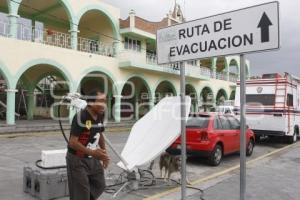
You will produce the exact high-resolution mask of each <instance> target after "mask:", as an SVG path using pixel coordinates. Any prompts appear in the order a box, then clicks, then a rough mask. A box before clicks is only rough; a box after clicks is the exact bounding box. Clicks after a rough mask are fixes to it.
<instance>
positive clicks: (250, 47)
mask: <svg viewBox="0 0 300 200" xmlns="http://www.w3.org/2000/svg"><path fill="white" fill-rule="evenodd" d="M279 43H280V38H279V3H278V2H270V3H265V4H261V5H257V6H253V7H248V8H244V9H240V10H236V11H231V12H227V13H223V14H219V15H215V16H211V17H206V18H202V19H198V20H194V21H190V22H186V23H183V24H178V25H174V26H170V27H167V28H164V29H160V30H158V31H157V55H158V63H159V64H166V63H172V62H179V61H186V60H193V59H200V58H207V57H214V56H222V55H232V54H241V53H250V52H256V51H263V50H272V49H278V48H279V46H280V44H279Z"/></svg>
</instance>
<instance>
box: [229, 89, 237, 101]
mask: <svg viewBox="0 0 300 200" xmlns="http://www.w3.org/2000/svg"><path fill="white" fill-rule="evenodd" d="M235 93H236V90H232V91H231V92H230V96H229V100H235ZM233 94H234V96H233ZM232 96H233V98H232V99H231V97H232Z"/></svg>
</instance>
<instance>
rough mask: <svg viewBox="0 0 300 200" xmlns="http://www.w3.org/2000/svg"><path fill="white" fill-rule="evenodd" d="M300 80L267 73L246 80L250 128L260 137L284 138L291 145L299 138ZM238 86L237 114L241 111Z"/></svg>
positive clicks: (289, 76) (290, 76)
mask: <svg viewBox="0 0 300 200" xmlns="http://www.w3.org/2000/svg"><path fill="white" fill-rule="evenodd" d="M299 84H300V78H298V77H295V76H292V75H289V74H288V73H285V75H284V76H280V74H265V75H263V76H262V78H261V79H252V80H247V81H246V105H247V106H246V119H247V125H249V127H250V128H251V129H252V130H253V131H254V133H255V135H256V138H257V139H259V138H260V136H283V137H287V138H288V141H289V143H294V142H296V141H297V137H299V126H300V98H299V93H300V86H299ZM239 85H240V84H239V82H238V83H237V88H236V96H235V109H234V110H235V111H236V114H239V110H240V87H239Z"/></svg>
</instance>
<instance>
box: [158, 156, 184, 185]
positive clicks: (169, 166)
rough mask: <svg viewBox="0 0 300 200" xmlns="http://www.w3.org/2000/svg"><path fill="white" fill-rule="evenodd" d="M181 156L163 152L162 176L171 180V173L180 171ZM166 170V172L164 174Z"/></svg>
mask: <svg viewBox="0 0 300 200" xmlns="http://www.w3.org/2000/svg"><path fill="white" fill-rule="evenodd" d="M180 166H181V162H180V158H179V157H178V156H173V155H171V154H169V153H163V154H161V156H160V158H159V169H160V177H161V178H164V179H166V178H167V179H168V180H170V177H171V174H172V173H174V172H179V171H180ZM163 170H164V174H163Z"/></svg>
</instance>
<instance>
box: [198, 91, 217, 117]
mask: <svg viewBox="0 0 300 200" xmlns="http://www.w3.org/2000/svg"><path fill="white" fill-rule="evenodd" d="M200 102H201V105H199V106H200V110H201V111H204V112H208V111H210V110H211V108H212V107H213V106H214V94H213V91H212V89H211V88H210V87H209V86H206V87H204V88H203V89H202V91H201V93H200Z"/></svg>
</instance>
